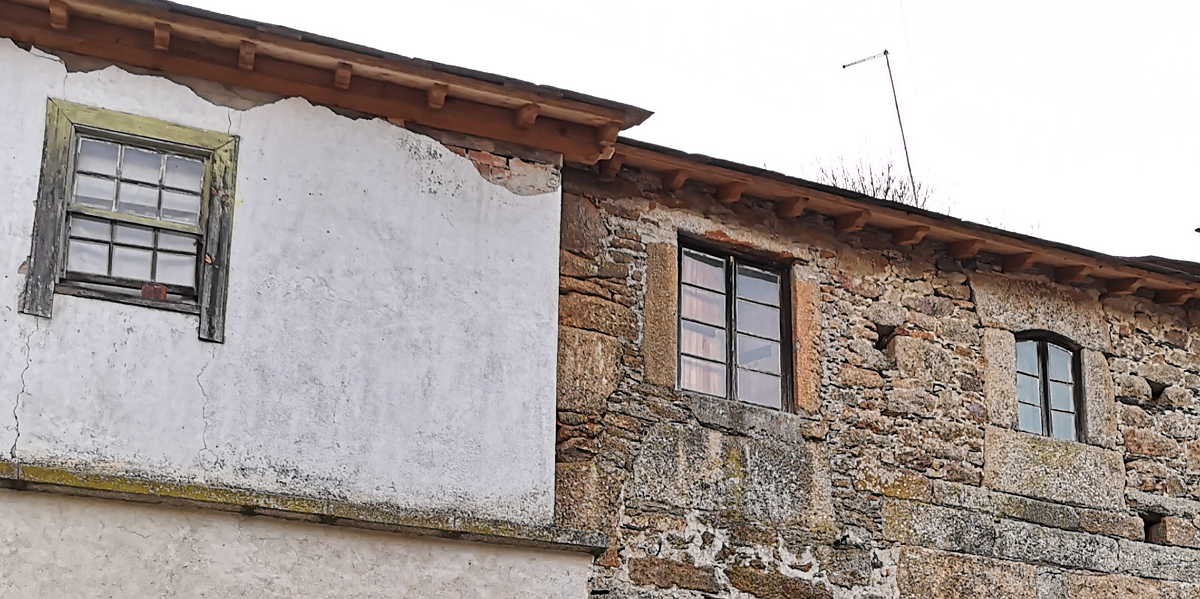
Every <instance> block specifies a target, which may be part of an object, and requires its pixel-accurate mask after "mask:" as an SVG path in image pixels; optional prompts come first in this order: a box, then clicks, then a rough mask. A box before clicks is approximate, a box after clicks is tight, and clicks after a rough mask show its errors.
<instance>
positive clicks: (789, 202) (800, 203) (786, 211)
mask: <svg viewBox="0 0 1200 599" xmlns="http://www.w3.org/2000/svg"><path fill="white" fill-rule="evenodd" d="M807 209H808V198H804V197H799V198H785V199H782V200H779V202H778V203H777V205H776V208H775V215H776V216H778V217H779V218H782V219H790V218H800V217H801V216H803V215H804V211H805V210H807Z"/></svg>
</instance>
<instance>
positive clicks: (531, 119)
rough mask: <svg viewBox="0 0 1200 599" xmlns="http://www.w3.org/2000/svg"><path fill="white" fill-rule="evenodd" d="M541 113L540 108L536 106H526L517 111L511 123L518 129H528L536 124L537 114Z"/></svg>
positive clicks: (531, 104)
mask: <svg viewBox="0 0 1200 599" xmlns="http://www.w3.org/2000/svg"><path fill="white" fill-rule="evenodd" d="M541 111H542V109H541V107H539V106H538V105H537V104H533V103H530V104H526V105H524V106H522V107H520V108H518V109H517V113H516V117H515V119H514V121H513V122H514V123H515V124H516V125H517V128H518V129H529V128H530V127H533V124H534V123H535V122H537V118H538V114H539V113H541Z"/></svg>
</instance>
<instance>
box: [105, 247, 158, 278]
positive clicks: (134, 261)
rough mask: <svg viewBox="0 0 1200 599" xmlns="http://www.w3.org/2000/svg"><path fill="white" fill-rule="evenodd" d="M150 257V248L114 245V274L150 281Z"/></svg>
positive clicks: (115, 275)
mask: <svg viewBox="0 0 1200 599" xmlns="http://www.w3.org/2000/svg"><path fill="white" fill-rule="evenodd" d="M150 257H151V252H150V250H139V249H135V248H124V247H114V248H113V264H112V276H114V277H124V278H126V279H138V280H141V281H149V280H150Z"/></svg>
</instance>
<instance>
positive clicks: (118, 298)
mask: <svg viewBox="0 0 1200 599" xmlns="http://www.w3.org/2000/svg"><path fill="white" fill-rule="evenodd" d="M54 292H55V293H61V294H63V295H73V296H75V297H88V298H92V299H102V300H108V301H110V302H119V303H122V304H132V305H134V306H143V307H146V308H157V309H159V310H169V311H171V312H183V313H184V314H199V313H200V307H199V306H197V305H196V304H193V303H188V302H178V301H174V300H158V299H153V298H147V297H141V296H140V295H130V294H127V293H120V292H117V291H107V290H104V289H94V288H90V287H80V286H79V285H72V284H70V283H59V284H58V285H57V286H56V287H55V289H54Z"/></svg>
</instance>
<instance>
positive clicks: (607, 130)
mask: <svg viewBox="0 0 1200 599" xmlns="http://www.w3.org/2000/svg"><path fill="white" fill-rule="evenodd" d="M620 133H621V124H620V123H605V124H603V125H600V126H599V127H596V142H597V143H599V144H600V145H601V146H605V147H608V146H615V145H616V143H617V135H618V134H620Z"/></svg>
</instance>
